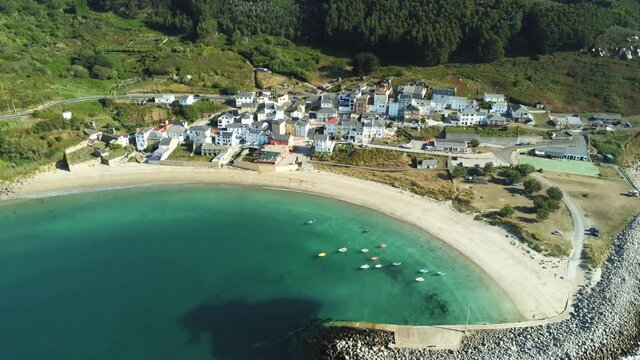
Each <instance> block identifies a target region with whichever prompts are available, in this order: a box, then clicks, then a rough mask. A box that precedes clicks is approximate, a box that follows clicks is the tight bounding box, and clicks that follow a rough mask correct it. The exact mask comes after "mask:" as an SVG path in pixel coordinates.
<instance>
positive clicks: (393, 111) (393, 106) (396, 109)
mask: <svg viewBox="0 0 640 360" xmlns="http://www.w3.org/2000/svg"><path fill="white" fill-rule="evenodd" d="M388 113H389V117H390V118H392V119H395V118H397V117H398V114H399V113H400V103H398V102H392V103H389V109H388Z"/></svg>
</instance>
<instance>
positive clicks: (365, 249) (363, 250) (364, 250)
mask: <svg viewBox="0 0 640 360" xmlns="http://www.w3.org/2000/svg"><path fill="white" fill-rule="evenodd" d="M360 251H362V252H363V253H366V252H369V249H367V248H364V249H362V250H360Z"/></svg>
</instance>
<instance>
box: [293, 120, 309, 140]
mask: <svg viewBox="0 0 640 360" xmlns="http://www.w3.org/2000/svg"><path fill="white" fill-rule="evenodd" d="M309 129H311V126H310V125H309V122H308V121H305V120H300V121H298V122H296V137H303V138H305V139H307V137H308V136H309Z"/></svg>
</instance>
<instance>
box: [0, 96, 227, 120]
mask: <svg viewBox="0 0 640 360" xmlns="http://www.w3.org/2000/svg"><path fill="white" fill-rule="evenodd" d="M162 95H163V94H128V95H99V96H87V97H81V98H75V99H66V100H59V101H54V102H52V103H49V104H46V105H42V106H40V107H38V108H36V109H34V110H28V111H25V112H23V113H20V114H13V115H4V116H0V121H7V120H13V119H21V118H25V117H27V116H31V115H33V113H34V112H35V111H42V110H48V109H51V108H53V107H56V106H60V105H65V104H74V103H80V102H85V101H97V100H102V99H112V100H123V99H130V100H135V99H148V98H152V97H159V96H162ZM174 95H176V96H180V95H188V94H174ZM200 98H201V99H208V100H214V101H226V100H230V99H232V98H233V96H228V95H201V96H200Z"/></svg>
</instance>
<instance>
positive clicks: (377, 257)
mask: <svg viewBox="0 0 640 360" xmlns="http://www.w3.org/2000/svg"><path fill="white" fill-rule="evenodd" d="M370 260H371V261H378V260H380V257H379V256H372V257H371V259H370Z"/></svg>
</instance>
